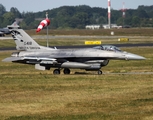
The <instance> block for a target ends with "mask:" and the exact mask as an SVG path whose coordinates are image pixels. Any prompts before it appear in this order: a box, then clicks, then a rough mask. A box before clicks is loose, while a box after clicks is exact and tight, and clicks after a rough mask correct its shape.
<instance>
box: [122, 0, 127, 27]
mask: <svg viewBox="0 0 153 120" xmlns="http://www.w3.org/2000/svg"><path fill="white" fill-rule="evenodd" d="M126 10H127V9H126V8H125V3H124V2H123V8H122V9H121V11H122V17H123V26H124V19H125V12H126Z"/></svg>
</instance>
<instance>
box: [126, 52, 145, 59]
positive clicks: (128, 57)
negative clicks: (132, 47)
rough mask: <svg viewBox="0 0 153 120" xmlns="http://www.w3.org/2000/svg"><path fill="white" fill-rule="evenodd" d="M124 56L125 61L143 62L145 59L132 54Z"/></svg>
mask: <svg viewBox="0 0 153 120" xmlns="http://www.w3.org/2000/svg"><path fill="white" fill-rule="evenodd" d="M125 56H126V60H145V59H146V58H145V57H142V56H139V55H136V54H132V53H128V54H127V55H125Z"/></svg>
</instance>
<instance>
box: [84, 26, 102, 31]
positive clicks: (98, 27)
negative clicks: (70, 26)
mask: <svg viewBox="0 0 153 120" xmlns="http://www.w3.org/2000/svg"><path fill="white" fill-rule="evenodd" d="M86 29H92V30H94V29H100V25H86Z"/></svg>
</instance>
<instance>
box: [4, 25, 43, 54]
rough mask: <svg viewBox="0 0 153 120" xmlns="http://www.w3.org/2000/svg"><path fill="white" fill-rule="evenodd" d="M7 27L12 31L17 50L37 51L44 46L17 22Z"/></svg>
mask: <svg viewBox="0 0 153 120" xmlns="http://www.w3.org/2000/svg"><path fill="white" fill-rule="evenodd" d="M7 27H8V29H9V30H10V31H11V34H12V37H13V39H14V41H15V43H16V49H17V50H26V51H36V50H39V49H41V48H42V47H41V46H40V45H39V44H38V43H36V42H35V41H34V40H33V39H32V38H31V37H30V36H29V35H28V34H27V33H26V32H25V31H24V30H23V29H21V28H20V26H18V25H17V24H16V23H13V24H12V25H10V26H7Z"/></svg>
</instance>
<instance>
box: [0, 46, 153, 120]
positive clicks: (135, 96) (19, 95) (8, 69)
mask: <svg viewBox="0 0 153 120" xmlns="http://www.w3.org/2000/svg"><path fill="white" fill-rule="evenodd" d="M122 49H123V50H126V51H128V52H132V53H135V54H139V55H142V56H144V57H146V58H147V60H144V61H118V60H117V61H116V60H112V61H110V63H109V65H108V66H106V67H104V68H102V69H103V72H105V73H114V72H117V73H121V74H104V75H96V74H95V73H94V72H85V71H83V70H77V69H76V70H72V74H71V75H63V74H61V75H59V76H58V75H53V74H52V71H53V69H51V70H50V71H38V70H35V69H34V66H31V65H22V64H15V63H5V62H1V60H2V59H4V58H5V57H8V56H10V54H11V51H9V52H8V51H6V52H0V119H1V120H4V119H5V120H75V119H76V120H152V119H153V114H152V113H153V104H152V103H153V89H152V88H153V74H141V73H143V72H144V73H148V72H153V71H152V70H153V62H152V61H153V56H152V51H153V48H151V47H143V48H139V47H136V48H122ZM76 71H78V72H80V73H81V74H75V72H76ZM125 72H137V73H140V74H136V75H135V74H124V73H125ZM83 73H84V74H83Z"/></svg>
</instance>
